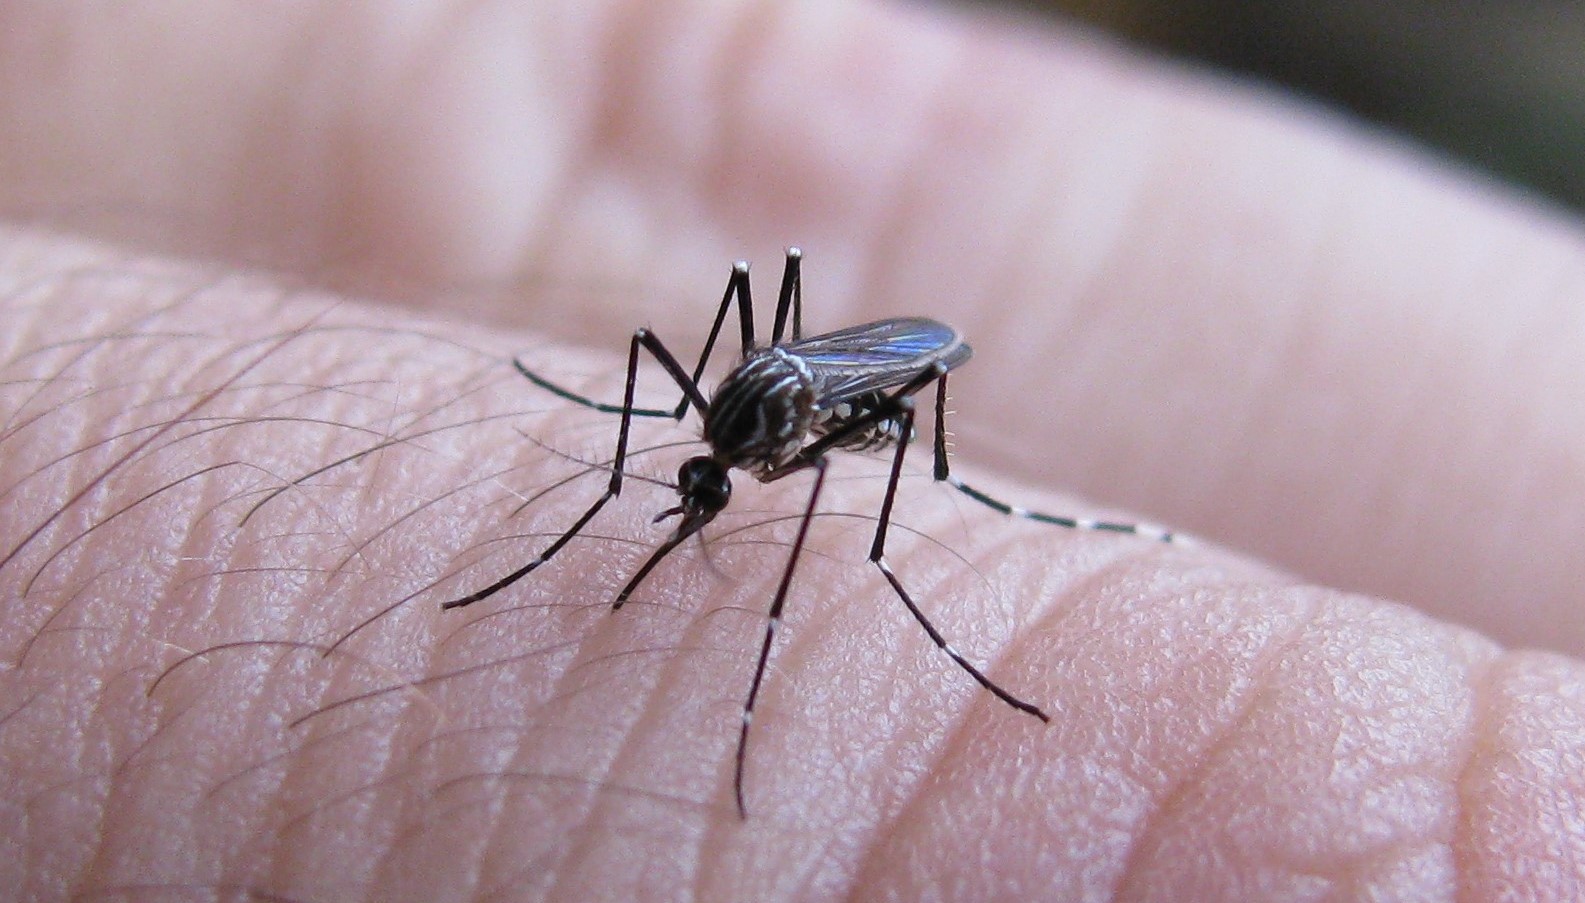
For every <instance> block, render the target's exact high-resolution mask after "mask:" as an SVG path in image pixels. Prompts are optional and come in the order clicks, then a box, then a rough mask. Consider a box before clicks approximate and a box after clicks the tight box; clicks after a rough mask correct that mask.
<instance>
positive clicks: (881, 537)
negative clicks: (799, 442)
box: [870, 374, 1051, 723]
mask: <svg viewBox="0 0 1585 903" xmlns="http://www.w3.org/2000/svg"><path fill="white" fill-rule="evenodd" d="M941 378H942V379H943V380H945V379H946V376H945V375H944V374H943V375H942V377H941ZM897 402H898V407H899V409H900V410H899V415H900V416H901V417H902V429H901V430H899V431H898V433H899V435H900V436H901V437H902V438H900V439H899V440H898V442H897V453H896V454H895V455H893V457H892V474H891V479H890V480H888V481H887V483H886V498H885V500H884V501H882V502H881V515H880V518H879V519H878V521H877V523H876V525H875V541H874V542H873V543H872V544H871V545H870V561H872V562H874V563H875V566H876V567H878V568H880V571H881V574H882V575H884V576H885V577H886V582H887V583H890V584H891V585H892V589H894V590H896V591H897V597H898V598H899V599H902V600H903V604H904V605H906V606H908V611H909V612H911V613H912V614H913V616H914V620H916V621H918V622H919V626H921V627H923V628H924V629H925V633H927V634H929V635H930V639H931V641H932V642H934V643H935V644H936V645H937V646H938V647H940V648H941V651H942V652H945V653H946V654H947V655H949V656H951V657H952V660H953V661H955V662H957V663H958V666H959V667H961V668H962V669H963V670H965V671H967V672H969V675H970V676H971V677H973V678H974V679H975V680H977V681H979V683H980V686H982V687H984V688H985V689H987V690H990V691H991V692H992V693H993V694H995V696H996V698H997V699H1000V700H1001V701H1002V702H1005V703H1007V704H1008V705H1010V706H1012V707H1013V708H1015V709H1017V710H1018V711H1020V712H1026V713H1028V714H1030V715H1033V716H1035V717H1036V718H1039V719H1040V720H1041V721H1045V722H1047V723H1049V722H1050V721H1051V717H1050V716H1049V715H1047V714H1046V713H1045V712H1043V711H1041V710H1040V709H1039V708H1038V707H1036V706H1034V705H1032V704H1030V703H1027V702H1025V701H1023V700H1022V699H1019V698H1018V697H1016V696H1014V695H1013V694H1011V693H1009V692H1007V691H1006V690H1004V689H1002V687H1001V685H999V684H997V683H996V681H994V680H991V679H990V678H989V677H986V676H985V673H984V672H982V671H981V670H980V669H978V668H976V667H974V665H972V664H970V662H969V660H968V659H966V658H964V657H963V655H962V653H960V652H958V651H957V650H956V649H953V648H952V644H950V643H948V642H947V641H946V638H945V637H943V636H942V635H941V632H940V631H939V630H936V628H935V625H934V624H931V623H930V619H929V618H927V617H925V613H924V612H923V611H920V610H919V606H918V605H916V604H914V600H913V597H912V596H910V595H908V590H906V589H904V588H903V584H902V581H901V580H898V579H897V575H896V574H895V573H893V571H892V567H891V565H890V564H888V563H887V561H886V531H887V529H888V528H889V527H890V526H891V522H892V502H893V501H894V500H896V498H897V483H898V481H899V480H900V479H901V478H902V473H903V455H904V454H906V453H907V451H908V442H909V438H910V437H911V436H912V435H913V428H914V404H913V399H911V398H901V399H898V400H897Z"/></svg>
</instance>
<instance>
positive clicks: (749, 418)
mask: <svg viewBox="0 0 1585 903" xmlns="http://www.w3.org/2000/svg"><path fill="white" fill-rule="evenodd" d="M814 415H815V389H814V379H813V377H812V376H811V375H810V373H809V368H808V365H806V364H805V363H804V362H803V361H801V360H799V359H798V358H797V356H795V355H792V354H789V353H787V352H786V351H785V350H783V349H781V348H777V347H775V346H772V347H769V348H759V349H755V350H754V351H751V352H749V355H748V357H746V358H744V359H743V362H742V363H741V364H738V365H737V367H736V369H734V370H733V371H732V372H731V373H729V374H727V376H726V378H725V379H723V380H722V381H721V385H719V386H717V387H716V390H715V395H714V396H713V397H712V398H711V399H710V409H709V410H708V411H706V412H705V415H704V441H705V442H708V443H709V444H710V448H711V449H713V450H714V452H715V456H716V457H717V458H718V459H720V460H723V461H727V462H730V464H731V466H733V467H741V468H743V469H744V470H747V471H750V472H751V473H754V474H755V475H756V476H763V475H764V474H765V473H767V472H769V471H771V470H774V469H776V468H777V467H780V466H781V465H783V464H786V463H787V462H788V461H790V460H792V458H793V456H794V455H796V454H797V453H798V450H799V449H800V448H802V447H803V443H804V440H805V439H807V438H808V436H809V428H810V426H811V425H812V424H813V423H814Z"/></svg>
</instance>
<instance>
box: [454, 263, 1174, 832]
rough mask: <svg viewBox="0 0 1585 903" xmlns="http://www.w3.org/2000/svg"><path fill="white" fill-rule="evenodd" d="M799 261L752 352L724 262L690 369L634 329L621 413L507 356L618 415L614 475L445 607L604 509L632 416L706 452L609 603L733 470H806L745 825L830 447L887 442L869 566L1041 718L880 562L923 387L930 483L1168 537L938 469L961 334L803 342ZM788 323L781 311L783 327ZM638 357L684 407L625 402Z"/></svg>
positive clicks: (1068, 521)
mask: <svg viewBox="0 0 1585 903" xmlns="http://www.w3.org/2000/svg"><path fill="white" fill-rule="evenodd" d="M801 260H802V255H801V253H800V252H799V250H798V249H797V248H789V249H788V250H787V262H786V266H785V268H784V270H783V272H782V282H781V291H780V292H779V294H778V297H777V301H776V321H775V325H774V327H773V328H772V330H771V341H770V344H768V345H759V344H757V343H756V341H755V336H754V310H753V305H752V302H751V299H750V294H749V277H748V264H747V263H742V262H739V263H737V264H735V265H734V266H733V268H732V276H731V278H730V280H728V282H727V288H726V293H725V294H724V295H723V296H722V298H721V306H720V308H719V309H718V310H717V311H716V316H715V323H714V325H712V326H711V328H710V334H709V337H708V338H707V339H706V340H705V344H704V350H703V351H702V352H701V353H700V355H699V363H698V365H697V366H695V368H694V370H693V373H692V374H689V373H688V372H687V371H686V370H684V369H683V367H682V364H680V363H679V362H678V360H677V358H676V357H675V356H674V355H673V354H672V353H671V352H670V351H669V350H667V348H666V346H665V345H664V344H663V343H662V342H661V340H660V339H659V338H658V337H656V335H655V334H654V333H653V332H651V331H650V330H648V329H642V328H641V329H638V330H636V331H635V332H634V333H633V339H632V342H631V343H630V344H629V347H628V358H627V384H626V390H625V392H624V393H623V397H622V403H621V404H620V405H612V404H603V403H601V402H597V401H593V400H591V399H589V398H586V397H584V396H582V395H579V394H578V393H576V392H572V391H570V390H568V389H565V388H563V387H561V386H558V385H556V384H555V383H553V382H551V381H549V380H547V379H545V378H544V377H541V376H539V375H538V374H536V373H534V372H532V371H530V370H529V369H528V368H526V367H524V366H523V364H522V363H521V362H520V361H514V362H513V363H514V365H515V366H516V367H517V369H518V371H519V372H520V373H522V374H523V375H524V376H525V377H527V378H528V379H529V380H531V381H533V382H534V383H535V384H536V385H538V386H540V387H541V388H543V389H545V390H547V391H549V392H552V393H554V394H555V395H558V396H560V397H561V398H564V399H566V400H568V401H571V402H575V403H577V404H580V405H583V406H585V407H588V408H592V409H594V410H596V411H603V412H606V413H611V414H619V415H621V426H620V428H619V429H618V431H617V440H616V455H615V456H614V457H613V459H612V461H611V478H610V482H609V483H608V484H607V485H606V489H605V493H604V494H603V495H601V496H600V498H599V499H597V500H596V501H595V502H594V504H593V505H590V506H589V509H588V510H587V511H585V512H584V513H583V516H582V517H579V518H578V519H577V520H576V521H574V522H573V524H572V526H571V527H568V528H567V531H566V532H565V533H563V534H562V535H561V536H560V537H558V538H557V539H556V540H555V541H554V542H552V543H551V544H550V545H548V546H546V547H545V550H544V551H542V552H540V553H539V555H538V556H536V557H535V558H534V559H533V560H532V561H529V562H528V563H527V564H525V565H523V566H522V567H520V568H518V569H517V570H515V571H513V572H512V573H510V574H507V575H506V576H505V577H502V578H501V579H500V580H497V581H495V582H494V583H492V584H490V585H489V586H486V587H484V588H483V589H480V590H478V591H477V592H473V593H469V594H468V595H466V596H463V597H462V598H460V599H454V600H452V601H450V602H447V603H445V604H444V606H443V607H444V608H461V607H463V606H465V605H471V604H473V603H475V602H478V601H480V600H481V599H485V598H488V597H490V596H492V595H494V594H495V593H497V592H500V591H501V590H503V589H505V588H507V587H508V586H511V585H512V584H513V583H516V582H517V581H518V580H521V579H522V578H523V577H525V576H527V575H528V574H529V573H531V572H532V571H533V570H534V569H535V568H538V567H539V566H540V565H542V564H544V563H545V562H547V561H549V560H550V559H551V558H552V557H554V556H555V554H556V553H557V552H559V551H561V549H562V547H563V546H565V545H566V544H567V543H568V542H570V541H571V540H572V539H573V537H575V536H577V535H578V534H579V532H580V531H582V530H583V528H584V527H585V526H586V525H587V524H588V523H589V521H590V520H592V519H593V518H594V516H595V515H596V514H598V513H599V511H600V509H601V508H603V507H605V504H606V503H607V502H609V501H610V500H611V499H613V498H615V497H616V496H618V495H619V494H621V492H622V477H623V464H624V463H625V460H626V457H627V445H628V430H629V427H630V425H631V424H632V421H633V418H634V417H670V418H672V419H675V420H679V421H680V420H682V418H683V417H684V416H685V415H686V414H687V413H688V409H689V408H690V407H696V408H698V409H699V411H700V412H701V417H702V419H703V422H704V429H703V441H704V443H705V445H707V446H708V453H707V454H702V455H697V456H695V457H692V458H689V459H688V460H687V461H685V462H683V464H682V466H681V467H680V468H679V469H678V471H677V484H676V489H677V494H678V496H679V501H678V503H677V504H676V505H675V506H673V507H671V508H668V509H666V510H665V511H662V512H661V513H660V514H659V515H658V516H656V518H655V520H656V522H659V521H661V520H665V519H668V518H672V517H676V518H679V520H678V523H677V525H676V527H675V528H674V529H673V530H672V532H671V535H670V536H669V537H667V539H666V540H665V541H664V542H662V543H661V544H660V546H659V547H658V548H656V549H655V551H654V553H653V554H651V555H650V557H649V559H648V560H647V561H645V562H644V564H643V566H642V567H640V568H639V569H638V571H637V572H636V573H634V574H633V577H632V579H630V580H629V581H628V582H627V585H626V586H624V587H622V590H621V592H619V593H617V596H616V601H615V602H614V603H613V605H612V608H613V609H617V608H621V607H622V605H623V603H625V602H626V601H627V600H628V597H629V596H631V595H632V594H633V591H634V590H635V589H636V588H637V587H638V585H639V584H640V583H642V582H643V581H644V578H645V577H647V576H649V573H650V571H652V570H654V569H655V566H656V565H658V564H659V563H660V562H661V561H662V560H663V559H664V558H665V557H666V556H667V555H668V554H669V553H670V552H671V551H672V550H673V549H675V548H676V547H677V546H678V545H680V544H681V543H682V542H684V541H685V540H687V539H688V537H690V536H692V535H694V534H695V533H697V532H699V530H700V529H701V528H702V527H704V526H705V525H706V524H708V523H710V521H711V520H713V519H714V518H715V516H716V515H717V514H719V513H721V511H722V510H723V509H724V508H726V506H727V503H728V502H730V501H731V499H732V481H731V478H730V473H731V471H732V470H734V469H737V470H744V471H747V472H748V473H749V474H751V475H752V476H753V477H754V478H755V479H757V480H759V481H760V482H762V483H770V482H774V481H776V480H780V479H782V478H784V477H788V476H791V475H792V474H795V473H800V472H802V471H805V470H812V471H814V483H813V485H812V486H811V488H810V490H809V501H808V503H807V504H806V505H805V507H804V512H803V516H802V518H801V519H800V521H799V524H798V535H797V537H796V538H795V539H794V540H793V545H792V552H791V554H789V555H788V558H787V564H786V567H785V569H784V570H783V571H782V576H781V582H780V584H779V585H778V586H777V588H776V596H775V598H774V599H773V600H772V601H771V606H770V614H769V618H768V620H767V621H766V624H765V639H764V642H763V643H762V644H761V646H760V653H759V661H758V664H757V665H756V666H755V668H754V677H753V680H752V682H751V683H750V684H749V692H748V698H747V700H746V701H745V702H744V705H743V721H742V728H741V730H740V733H739V735H738V745H737V760H736V768H735V772H734V775H733V792H734V794H735V796H736V800H737V808H738V813H739V814H740V815H743V816H745V817H746V815H747V811H748V810H747V807H746V806H745V804H744V798H743V797H744V794H743V773H744V764H745V762H746V760H747V749H748V731H749V725H750V724H751V723H752V722H753V719H754V703H755V701H756V700H757V699H758V698H759V691H760V685H761V683H762V682H763V680H764V678H765V669H766V665H767V663H768V662H769V660H770V651H771V645H772V643H773V642H774V640H775V636H776V630H777V627H778V626H779V625H780V623H781V614H782V607H783V606H784V605H785V604H786V602H787V595H788V590H789V588H790V587H791V586H792V578H793V571H794V569H795V568H796V567H797V565H798V559H799V557H800V556H801V555H802V553H803V547H804V540H805V538H806V537H807V536H808V533H809V524H810V522H811V520H812V519H813V517H814V513H815V510H816V506H817V505H818V503H819V500H820V490H821V487H822V486H823V485H824V483H825V477H826V466H827V463H828V461H827V457H826V455H827V453H828V452H830V451H831V450H833V449H839V448H840V449H848V450H853V451H868V450H877V449H884V448H888V447H890V448H895V451H894V452H893V454H892V467H891V476H890V479H889V480H888V482H887V485H886V496H885V499H884V500H883V501H882V502H881V510H880V516H879V518H878V519H877V521H876V525H875V538H874V541H873V542H872V543H871V545H870V552H869V560H870V561H871V562H873V563H874V565H875V566H876V567H877V568H879V569H880V572H881V573H882V574H883V575H884V576H885V577H886V581H887V582H888V583H890V584H891V586H892V589H893V590H895V591H896V593H897V596H898V598H899V599H901V600H902V602H903V604H904V605H905V606H907V607H908V611H909V612H910V613H911V614H912V615H913V616H914V619H915V620H917V621H918V622H919V624H920V626H921V627H923V628H924V630H925V633H927V634H929V636H930V639H931V641H932V642H934V643H935V644H936V645H937V646H939V647H940V648H941V649H942V650H943V651H944V652H946V654H947V655H949V656H951V657H952V660H953V661H955V662H957V664H958V665H959V666H960V667H961V668H963V670H964V671H967V672H968V673H969V675H970V676H972V677H973V678H974V679H975V680H976V681H978V682H979V683H980V684H981V685H982V686H983V687H985V688H986V689H987V690H990V691H991V692H992V693H993V694H995V695H996V697H997V698H998V699H1000V700H1002V701H1003V702H1005V703H1007V704H1008V705H1010V706H1012V707H1013V708H1015V709H1018V710H1019V711H1021V712H1026V713H1028V714H1030V715H1033V716H1035V717H1036V718H1039V719H1040V720H1041V721H1046V722H1049V721H1050V720H1051V719H1050V717H1049V716H1048V715H1046V713H1045V712H1043V711H1041V710H1040V709H1039V708H1038V707H1036V706H1034V705H1033V704H1031V703H1028V702H1025V701H1024V700H1022V699H1019V698H1018V697H1017V696H1014V695H1013V694H1012V693H1010V692H1008V691H1007V690H1005V689H1003V688H1002V687H1001V686H1000V685H999V684H997V683H996V682H995V681H994V680H992V679H991V678H989V677H987V676H986V675H985V674H984V673H983V672H981V671H980V669H979V668H976V667H975V666H974V665H973V664H972V663H970V662H969V660H968V659H967V658H964V657H963V655H962V654H960V653H959V652H958V651H957V650H956V649H954V648H952V645H951V644H949V643H948V642H947V641H946V639H945V638H944V637H942V635H941V633H940V631H938V630H936V628H935V625H933V624H931V623H930V619H929V618H928V617H926V615H925V613H924V612H923V611H921V610H920V609H919V606H918V605H916V604H915V603H914V600H913V597H912V596H910V595H909V594H908V590H907V589H905V588H904V587H903V584H902V581H900V580H899V579H898V578H897V575H896V574H895V573H893V571H892V568H891V566H890V565H889V564H888V563H887V561H886V533H887V530H888V528H889V527H890V525H891V516H892V503H893V501H894V500H895V498H896V496H897V484H898V480H899V478H900V476H901V474H902V466H903V455H904V454H905V453H906V452H907V450H908V446H909V444H910V442H912V440H913V437H914V399H913V396H914V395H915V394H916V393H918V392H919V391H920V390H921V389H924V388H925V387H927V386H929V385H930V384H931V383H934V384H935V386H936V396H935V401H936V412H935V413H936V416H935V432H934V443H933V447H934V458H935V469H934V475H935V479H936V480H938V481H945V482H947V483H949V484H951V485H952V486H953V487H955V488H957V489H958V490H960V491H961V492H963V493H965V494H966V495H968V496H969V497H971V498H973V499H974V500H975V501H978V502H980V503H982V504H985V505H988V506H990V507H991V508H994V509H996V510H997V511H1000V512H1002V513H1004V514H1009V515H1013V516H1017V517H1024V518H1029V519H1031V520H1037V521H1041V522H1044V523H1049V524H1056V525H1058V526H1062V527H1068V528H1071V529H1080V530H1106V531H1112V532H1118V533H1133V534H1139V535H1143V536H1149V537H1151V538H1154V539H1157V540H1160V541H1162V542H1171V541H1173V538H1174V537H1173V534H1171V533H1167V532H1164V531H1157V530H1153V529H1149V528H1145V527H1141V526H1138V525H1135V524H1120V523H1109V522H1106V521H1093V520H1081V519H1077V518H1068V517H1057V516H1054V515H1050V514H1042V513H1040V512H1037V511H1029V510H1027V509H1024V508H1019V507H1016V506H1013V505H1009V504H1007V503H1005V502H1002V501H999V500H997V499H995V498H992V497H991V496H988V495H986V494H985V493H983V492H981V491H979V490H978V489H975V488H973V487H971V486H969V485H967V484H965V483H963V482H962V481H961V480H959V479H958V478H956V477H954V476H952V474H951V473H950V471H949V468H948V464H947V458H948V455H947V430H946V398H947V373H948V372H949V371H951V370H952V369H953V368H955V367H958V366H959V365H961V364H963V363H965V362H967V361H968V359H969V358H970V357H971V356H972V355H973V350H972V349H971V348H970V347H969V346H968V344H967V343H965V342H964V341H963V337H962V336H960V335H959V334H958V331H957V330H955V329H953V328H952V327H950V326H947V325H946V324H944V323H938V322H936V321H935V320H927V319H924V318H922V317H901V318H895V319H889V320H877V321H875V322H873V323H865V324H863V325H861V326H852V327H848V328H846V329H839V330H837V331H835V332H828V333H823V334H821V335H815V336H808V337H805V336H804V335H803V323H802V320H803V291H802V283H801V280H800V275H799V273H800V263H801ZM734 301H735V302H736V303H737V309H738V323H739V326H740V328H741V334H742V360H741V361H740V362H739V363H738V364H737V366H736V367H734V368H733V369H732V371H731V372H730V373H728V374H727V376H726V377H725V378H724V379H723V380H722V381H721V384H720V385H719V386H717V387H716V390H715V392H714V394H713V395H711V396H710V397H709V398H706V397H705V394H704V392H703V391H702V390H701V389H700V387H699V380H700V379H701V378H702V377H703V375H704V370H705V366H706V365H707V364H708V363H709V360H710V354H711V352H712V351H713V350H714V348H715V343H716V339H717V338H718V337H719V335H720V332H721V326H722V324H723V323H724V322H725V321H726V316H727V312H728V311H729V310H730V309H731V308H732V304H733V302H734ZM789 315H790V317H791V320H790V324H789ZM789 325H790V326H791V331H790V332H789V331H788V326H789ZM640 349H642V350H645V351H648V352H649V353H650V355H651V356H653V357H654V358H655V360H656V361H658V362H659V363H660V365H661V366H662V367H663V368H665V370H666V372H667V373H668V374H670V375H671V378H672V380H673V381H674V382H676V384H677V386H678V388H680V389H681V390H682V396H683V397H682V401H681V402H680V403H678V405H677V407H676V408H674V409H670V410H661V409H650V408H635V407H634V406H633V396H634V387H635V385H636V384H637V381H638V362H639V351H640Z"/></svg>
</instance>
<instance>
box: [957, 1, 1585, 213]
mask: <svg viewBox="0 0 1585 903" xmlns="http://www.w3.org/2000/svg"><path fill="white" fill-rule="evenodd" d="M975 2H978V3H981V4H983V5H987V6H1001V7H1004V8H1013V9H1025V10H1031V11H1038V12H1044V13H1050V14H1053V15H1057V16H1061V17H1064V18H1067V19H1069V20H1076V21H1078V22H1081V23H1086V24H1089V25H1092V26H1094V27H1097V28H1100V29H1103V30H1106V31H1111V32H1114V33H1117V34H1120V35H1122V36H1124V37H1126V38H1128V39H1129V40H1132V41H1134V42H1136V43H1139V44H1143V45H1146V46H1150V47H1154V48H1156V49H1158V50H1161V51H1163V52H1165V53H1168V54H1172V55H1175V56H1180V57H1188V58H1194V59H1199V60H1203V61H1205V62H1207V63H1210V64H1213V65H1215V66H1217V67H1220V68H1222V69H1227V70H1230V71H1233V72H1238V73H1244V74H1247V75H1249V76H1252V77H1255V78H1258V79H1265V80H1269V81H1272V82H1276V83H1280V84H1282V85H1284V86H1287V87H1288V88H1291V89H1293V90H1296V91H1298V92H1299V93H1301V94H1306V95H1309V96H1311V97H1312V98H1314V99H1317V100H1319V101H1322V102H1324V103H1328V104H1331V105H1334V106H1340V107H1342V108H1345V109H1347V110H1351V111H1353V112H1354V113H1355V114H1357V115H1359V116H1361V117H1363V118H1365V119H1368V120H1371V121H1373V122H1377V123H1380V124H1382V125H1385V126H1387V127H1389V128H1393V129H1395V130H1398V131H1401V132H1404V133H1406V134H1408V135H1410V136H1412V137H1414V138H1416V139H1418V140H1420V141H1422V142H1424V143H1426V144H1430V145H1434V146H1436V147H1440V148H1442V149H1444V150H1445V151H1446V152H1447V153H1448V154H1450V155H1451V156H1453V157H1456V158H1459V159H1462V160H1464V161H1466V162H1468V163H1471V164H1473V165H1475V166H1477V167H1480V168H1483V169H1486V170H1489V171H1491V172H1493V173H1495V174H1497V175H1498V176H1499V177H1502V178H1505V179H1507V180H1509V181H1511V182H1514V183H1516V184H1520V185H1525V186H1529V187H1530V188H1532V189H1534V190H1535V191H1537V192H1539V193H1541V194H1544V195H1548V196H1550V197H1552V198H1554V199H1556V200H1557V201H1559V202H1561V203H1563V204H1565V205H1568V206H1571V207H1573V208H1575V209H1577V210H1585V0H1551V2H1547V0H1497V2H1490V0H1487V2H1479V0H1462V2H1460V0H1388V2H1377V0H1312V2H1308V3H1304V2H1291V0H1290V2H1284V0H1272V2H1267V3H1260V2H1239V0H1110V2H1107V0H975Z"/></svg>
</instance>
